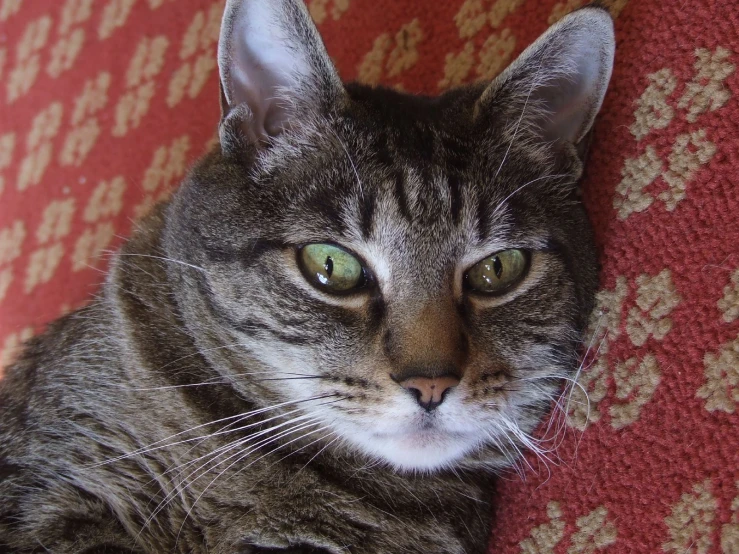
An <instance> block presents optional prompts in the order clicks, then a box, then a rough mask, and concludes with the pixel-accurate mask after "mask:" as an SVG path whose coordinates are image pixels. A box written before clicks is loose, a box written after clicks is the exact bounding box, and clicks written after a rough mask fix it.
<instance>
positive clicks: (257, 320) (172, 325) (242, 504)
mask: <svg viewBox="0 0 739 554" xmlns="http://www.w3.org/2000/svg"><path fill="white" fill-rule="evenodd" d="M613 56H614V36H613V24H612V21H611V18H610V16H609V14H608V12H607V11H605V10H604V9H602V8H600V7H597V6H595V7H586V8H583V9H580V10H578V11H576V12H574V13H572V14H570V15H568V16H566V17H565V18H564V19H562V20H561V21H560V22H558V23H557V24H555V25H554V26H553V27H552V28H550V29H549V30H548V31H547V32H546V33H545V34H544V35H542V37H540V38H539V39H538V40H537V41H536V42H535V43H534V44H533V45H531V46H530V47H529V48H527V49H526V50H525V51H524V52H523V53H522V54H521V55H520V57H519V58H518V59H517V60H516V61H514V62H513V63H512V64H511V65H510V66H509V67H508V68H507V69H506V70H505V71H503V73H502V74H501V75H500V76H498V77H497V78H495V79H494V80H493V81H492V82H489V83H479V84H473V85H469V86H464V87H461V88H456V89H453V90H449V91H448V92H445V93H444V94H442V95H441V96H439V97H434V98H432V97H422V96H413V95H408V94H404V93H401V92H396V91H393V90H389V89H385V88H381V87H370V86H365V85H362V84H347V85H344V84H342V82H341V81H340V79H339V77H338V74H337V72H336V70H335V69H334V67H333V65H332V63H331V60H330V58H329V56H328V54H327V52H326V50H325V47H324V45H323V43H322V41H321V39H320V37H319V35H318V31H317V29H316V28H315V26H314V25H313V23H312V21H311V19H310V17H309V15H308V12H307V10H306V8H305V6H304V5H303V4H302V2H300V1H299V0H229V1H228V2H227V4H226V7H225V14H224V18H223V25H222V30H221V37H220V41H219V46H218V66H219V71H220V82H221V106H222V118H221V122H220V126H219V138H220V141H219V145H218V146H217V147H216V148H215V149H214V151H212V152H210V153H209V154H208V155H206V156H205V157H204V158H203V159H202V160H201V161H199V162H198V163H197V164H196V165H195V166H194V168H193V169H192V170H191V171H190V172H189V175H188V176H187V177H186V178H185V180H184V182H183V183H182V184H181V186H180V188H179V189H178V190H177V191H176V193H175V194H174V195H173V197H172V199H171V200H170V201H168V202H166V203H165V204H163V205H160V206H159V207H157V208H156V209H155V210H154V211H153V212H152V213H151V214H150V215H149V216H147V217H146V218H145V219H144V220H143V221H141V222H140V224H139V225H138V227H137V229H136V230H135V231H134V233H133V236H132V237H131V239H130V240H129V241H128V242H127V243H126V244H125V245H124V246H123V247H122V248H121V249H120V251H119V252H118V253H117V254H116V255H115V256H114V259H113V261H112V264H111V267H110V270H109V274H108V277H107V280H106V282H105V284H104V287H103V289H102V292H101V294H100V295H99V297H97V298H96V299H95V300H94V301H93V302H92V303H91V304H89V305H88V306H87V307H85V308H82V309H80V310H78V311H77V312H75V313H72V314H71V315H68V316H66V317H64V318H62V319H61V320H58V321H56V322H54V323H52V324H51V325H49V327H48V329H47V330H46V332H45V333H43V334H42V335H41V336H39V337H37V338H34V339H32V340H31V341H30V342H29V343H28V344H27V346H26V349H25V352H24V353H23V354H22V355H21V356H20V358H19V359H18V361H17V362H16V363H15V364H14V365H13V366H12V367H10V368H9V369H8V371H7V375H6V377H5V378H4V379H3V381H2V382H1V383H0V406H1V407H0V551H2V552H13V553H19V554H30V553H39V552H53V553H55V554H67V553H85V554H103V553H108V554H111V553H123V552H127V553H129V552H130V553H136V554H144V553H173V552H180V553H192V554H199V553H206V552H207V553H229V554H230V553H239V554H257V553H268V552H271V553H274V552H281V553H283V554H289V553H293V554H296V553H309V552H321V553H324V554H327V553H333V554H339V553H345V552H351V553H355V554H363V553H384V554H392V553H401V552H402V553H412V552H416V553H446V554H455V553H468V554H474V553H483V552H485V551H486V545H487V540H488V536H489V533H490V523H491V517H492V507H491V506H492V503H491V502H492V498H493V490H494V481H495V475H496V473H498V472H499V471H502V470H504V469H505V468H508V467H510V465H511V464H512V463H513V462H514V461H515V460H516V458H517V457H519V456H520V455H521V452H522V450H524V449H525V448H526V447H527V446H531V445H534V444H535V442H534V440H533V439H532V438H531V433H532V432H533V431H534V430H535V428H536V426H537V425H538V424H539V423H540V421H541V420H542V418H543V416H544V415H545V414H546V412H547V411H548V410H549V408H550V406H551V403H552V400H553V399H554V398H556V397H557V395H558V394H559V391H560V390H561V386H562V384H563V382H564V381H565V380H568V379H572V377H573V375H574V373H575V372H576V370H577V368H578V362H579V353H580V347H581V345H582V342H583V333H584V328H585V326H586V322H587V320H588V316H589V313H590V311H591V309H592V307H593V301H594V294H595V290H596V286H597V282H598V273H597V257H596V252H595V247H594V244H593V237H592V233H591V230H590V226H589V223H588V219H587V216H586V214H585V211H584V209H583V207H582V205H581V203H580V201H579V196H578V188H577V182H578V179H579V178H580V176H581V174H582V170H583V163H582V159H583V156H584V152H585V145H586V143H587V137H588V136H589V132H590V129H591V127H592V124H593V120H594V118H595V116H596V114H597V112H598V111H599V109H600V106H601V104H602V101H603V97H604V95H605V91H606V88H607V86H608V81H609V79H610V74H611V68H612V65H613ZM176 115H178V116H185V117H186V114H179V113H178V114H176Z"/></svg>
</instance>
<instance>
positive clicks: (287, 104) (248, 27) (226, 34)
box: [218, 0, 341, 140]
mask: <svg viewBox="0 0 739 554" xmlns="http://www.w3.org/2000/svg"><path fill="white" fill-rule="evenodd" d="M218 63H219V69H220V73H221V79H222V83H223V89H224V91H225V93H226V99H227V103H228V107H229V108H234V107H235V106H237V105H239V104H245V105H246V106H247V107H248V112H249V113H250V115H251V117H249V118H247V119H245V120H244V121H243V123H242V127H243V128H244V131H245V132H246V135H247V136H248V137H249V139H250V140H265V139H266V138H268V137H270V136H276V135H279V134H280V133H282V132H283V131H284V130H285V129H288V128H289V127H290V121H291V119H292V118H293V117H297V114H296V111H297V110H299V109H300V108H298V107H299V106H304V107H306V108H310V109H316V110H317V109H318V108H319V106H315V105H314V106H311V104H316V103H319V102H321V101H322V99H325V98H333V97H334V94H332V92H333V91H331V90H325V89H326V88H327V87H326V84H329V86H331V84H333V83H335V84H336V86H337V87H341V81H340V79H339V77H338V74H336V72H335V70H334V68H333V64H332V63H331V60H330V58H329V57H328V54H327V53H326V50H325V47H324V45H323V43H322V41H321V39H320V36H319V35H318V31H317V30H316V29H315V26H314V25H313V23H312V21H311V19H310V16H309V14H308V12H307V9H306V8H305V6H304V5H303V3H302V2H294V1H293V0H269V1H264V0H229V2H228V4H227V7H226V14H225V16H224V19H223V25H222V28H221V37H220V41H219V44H218Z"/></svg>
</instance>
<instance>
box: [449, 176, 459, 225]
mask: <svg viewBox="0 0 739 554" xmlns="http://www.w3.org/2000/svg"><path fill="white" fill-rule="evenodd" d="M447 184H448V185H449V211H450V214H451V216H452V223H453V224H454V225H455V226H456V225H459V216H460V213H461V211H462V190H461V188H462V177H461V176H460V175H459V173H457V172H456V171H451V172H450V173H449V175H448V177H447Z"/></svg>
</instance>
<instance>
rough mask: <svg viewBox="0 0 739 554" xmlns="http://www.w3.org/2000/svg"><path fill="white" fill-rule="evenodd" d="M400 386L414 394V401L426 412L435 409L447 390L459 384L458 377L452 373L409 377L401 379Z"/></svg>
mask: <svg viewBox="0 0 739 554" xmlns="http://www.w3.org/2000/svg"><path fill="white" fill-rule="evenodd" d="M399 384H400V386H401V387H403V388H404V389H405V390H407V391H408V392H410V393H411V394H414V395H415V396H416V402H418V404H419V405H420V406H421V407H422V408H423V409H424V410H426V411H427V412H430V411H432V410H434V409H436V408H437V407H438V406H439V404H441V403H442V402H443V401H444V396H445V393H446V392H447V391H449V390H450V389H452V388H454V387H456V386H457V385H458V384H459V378H458V377H455V376H453V375H442V376H440V377H409V378H408V379H405V380H404V381H401V382H400V383H399Z"/></svg>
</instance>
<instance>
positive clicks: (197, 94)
mask: <svg viewBox="0 0 739 554" xmlns="http://www.w3.org/2000/svg"><path fill="white" fill-rule="evenodd" d="M581 3H582V2H581V1H579V0H567V2H556V1H554V0H466V1H463V0H449V1H446V2H432V1H428V2H418V1H413V0H392V1H390V0H373V1H369V0H367V1H362V0H310V2H309V5H310V7H311V11H312V13H313V15H314V17H315V19H316V20H317V21H318V22H319V24H320V28H321V31H322V33H323V35H324V37H325V40H326V43H327V46H328V50H329V52H330V53H331V54H332V55H333V56H334V59H335V60H336V63H337V65H338V67H339V69H340V71H341V73H342V75H343V76H344V77H345V78H346V79H354V78H359V79H362V80H364V81H369V82H381V83H386V84H391V85H393V86H398V87H402V88H404V89H405V90H409V91H415V92H426V93H436V92H438V91H439V90H442V89H444V88H446V87H448V86H451V85H454V84H456V83H461V82H467V81H470V80H475V79H478V78H487V77H490V76H492V75H494V74H496V73H497V72H498V71H499V70H500V69H502V67H503V66H504V65H505V63H507V62H508V61H509V60H511V59H512V58H513V57H515V56H516V55H517V54H518V53H519V52H520V51H521V50H522V49H523V48H524V47H525V46H526V45H527V44H529V43H530V42H531V41H532V40H534V39H535V38H536V37H537V36H538V35H539V34H540V33H541V32H542V31H543V30H544V29H545V28H546V27H547V26H548V24H549V23H550V22H552V21H554V20H555V19H556V18H557V17H559V16H561V15H562V14H563V13H565V12H566V11H569V10H570V9H573V8H575V7H577V6H579V5H580V4H581ZM610 4H611V5H612V8H613V11H614V13H618V19H617V22H616V34H617V39H618V49H617V58H616V65H615V69H614V75H613V81H612V85H611V89H610V91H609V93H608V96H607V97H606V101H605V104H604V106H603V112H602V115H601V116H600V119H599V121H598V123H597V124H596V130H595V139H594V143H593V146H592V151H591V152H592V154H591V157H590V163H589V167H588V170H587V175H586V180H585V185H584V188H585V196H586V203H587V206H588V208H589V211H590V214H591V215H592V219H593V221H594V224H595V227H596V233H597V239H598V244H599V247H600V250H601V253H602V257H601V259H602V262H603V273H602V292H601V293H600V296H599V299H600V302H599V306H600V310H599V312H598V313H597V314H596V315H595V316H594V318H593V327H594V329H596V330H597V331H598V335H599V338H598V339H596V340H595V341H594V342H593V351H597V353H598V354H597V356H596V357H595V358H596V359H595V360H591V362H592V363H589V364H588V367H587V368H586V370H585V371H584V373H583V376H582V378H581V382H582V385H583V386H584V387H585V388H586V389H587V391H588V393H589V397H590V410H589V415H590V419H589V420H587V419H586V416H587V414H588V410H587V406H586V404H585V403H584V396H583V395H582V394H578V393H577V391H576V392H575V394H573V396H572V398H571V399H570V402H569V404H568V411H569V417H568V418H567V421H566V424H564V420H563V419H562V418H560V419H558V420H556V424H563V425H564V426H563V433H564V438H563V439H562V442H561V445H560V446H559V448H558V450H557V454H556V455H554V454H553V455H552V456H553V457H554V458H555V459H554V460H553V461H555V462H556V464H557V465H551V466H550V467H549V470H547V468H546V467H544V466H543V465H542V464H540V463H539V462H537V461H536V460H535V459H534V458H530V459H529V461H530V464H531V466H532V469H529V468H525V476H526V480H525V482H522V480H521V479H520V478H519V477H518V476H517V475H515V473H511V475H509V476H507V477H506V478H505V480H504V481H503V482H502V484H501V487H500V498H499V501H498V509H497V516H496V522H495V528H494V535H493V538H492V543H491V552H502V553H519V552H520V553H525V554H534V553H537V554H544V553H558V554H564V553H567V554H576V553H596V552H613V553H634V552H638V553H656V552H668V553H676V554H678V553H679V554H686V553H690V554H705V553H722V554H737V553H739V336H738V335H739V214H738V212H739V104H738V102H737V101H738V100H739V71H737V65H739V9H737V5H736V2H735V0H681V1H680V2H676V3H673V2H659V1H657V0H631V2H628V3H627V1H626V0H613V1H611V2H610ZM220 15H221V5H220V3H217V2H216V3H214V2H213V1H212V0H100V1H96V2H93V1H92V0H64V1H59V2H32V1H31V0H0V366H2V365H3V363H7V362H8V361H9V360H10V359H11V357H12V356H13V352H14V350H15V348H16V345H17V344H18V343H19V341H21V340H22V339H24V338H26V337H28V336H29V335H30V334H31V333H33V332H34V331H36V330H39V329H40V328H42V326H43V324H44V322H46V321H48V320H50V319H53V318H55V317H57V316H58V315H60V314H62V313H64V312H66V311H68V310H70V309H71V308H74V307H76V306H78V305H80V304H82V303H84V302H86V301H87V300H88V299H89V298H90V295H92V294H93V293H94V292H95V291H96V289H97V287H98V285H99V284H100V282H101V281H102V279H103V274H102V273H101V270H103V269H104V268H105V266H106V261H105V257H104V256H102V257H101V256H99V254H100V253H101V252H104V251H106V250H109V249H111V248H115V247H116V245H117V244H119V243H120V240H121V238H120V237H122V236H125V235H126V234H127V233H129V231H130V229H131V221H132V219H134V218H136V217H137V216H139V215H140V214H141V213H143V212H145V211H146V210H147V208H148V207H149V206H150V205H151V204H152V203H153V202H155V201H156V200H157V199H159V198H161V197H163V196H164V195H166V194H167V192H168V191H169V190H170V189H171V187H172V186H173V185H175V184H176V183H177V182H178V180H179V179H180V177H181V176H182V175H183V173H184V171H185V169H186V167H187V165H188V164H189V163H190V162H191V161H192V160H193V159H194V158H196V157H197V156H198V155H199V154H200V153H201V152H203V150H204V149H205V148H206V146H207V145H208V144H209V143H210V141H211V140H212V139H213V136H214V133H215V126H216V122H217V119H218V101H217V76H216V68H215V44H216V41H217V36H218V25H219V22H220ZM0 371H1V370H0Z"/></svg>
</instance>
